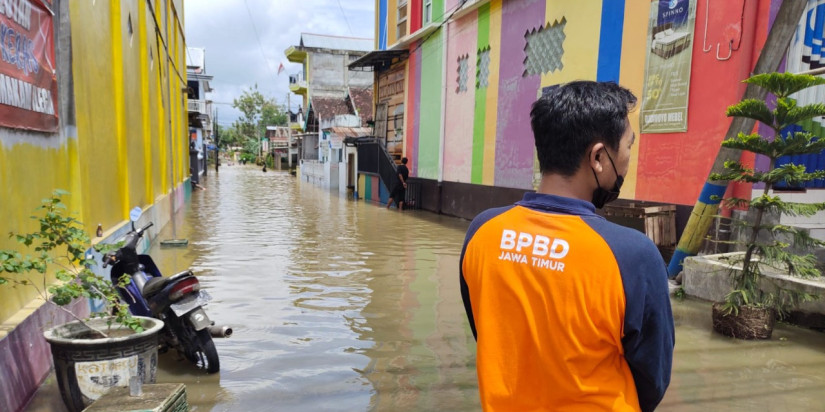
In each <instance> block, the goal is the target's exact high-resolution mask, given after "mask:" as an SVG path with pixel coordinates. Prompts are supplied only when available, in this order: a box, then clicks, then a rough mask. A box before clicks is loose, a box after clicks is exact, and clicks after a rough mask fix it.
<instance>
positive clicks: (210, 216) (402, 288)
mask: <svg viewBox="0 0 825 412" xmlns="http://www.w3.org/2000/svg"><path fill="white" fill-rule="evenodd" d="M205 187H206V188H207V190H206V191H197V192H194V193H193V194H192V198H191V201H190V202H189V204H188V205H187V206H186V208H185V210H184V211H183V212H182V213H180V214H179V216H178V220H177V221H176V225H175V233H172V226H171V225H167V227H166V228H164V231H163V232H162V233H161V235H160V237H159V239H169V238H187V239H189V246H188V247H186V248H182V249H176V248H160V247H158V246H154V247H153V248H152V250H151V251H150V253H151V254H152V256H153V257H154V259H155V261H156V262H157V263H158V266H159V267H160V268H161V270H163V271H164V273H166V274H171V273H174V272H175V271H179V270H184V269H186V268H188V267H190V266H191V268H192V269H193V271H194V272H195V273H196V274H197V275H198V276H199V278H200V281H201V285H202V287H203V288H204V289H205V290H207V291H208V292H209V293H210V294H211V296H212V298H213V300H212V302H211V303H210V304H209V305H208V306H207V307H206V311H207V313H208V314H209V316H210V317H211V318H212V319H213V320H215V321H216V322H217V323H218V324H227V325H231V326H232V327H233V328H234V331H235V333H234V335H233V336H232V337H231V338H229V339H216V340H215V343H216V346H217V349H218V352H219V354H220V360H221V371H220V373H218V374H214V375H205V374H203V373H200V372H199V371H197V370H195V369H193V368H192V367H190V366H189V365H188V364H187V363H186V362H185V361H180V360H178V359H177V357H176V356H175V355H174V354H172V353H169V354H166V355H163V356H161V363H160V366H159V373H158V382H182V383H184V384H186V390H187V394H188V399H189V403H190V405H191V407H192V409H191V410H193V411H365V410H378V411H393V412H398V411H475V410H480V405H479V399H478V388H477V382H476V375H475V342H474V341H473V337H472V334H471V332H470V330H469V327H468V326H467V321H466V318H465V315H464V308H463V305H462V303H461V296H460V292H459V287H458V257H459V253H460V251H461V244H462V241H463V238H464V232H465V230H466V229H467V226H468V224H469V222H467V221H464V220H460V219H455V218H449V217H443V216H437V215H434V214H431V213H428V212H421V211H413V212H404V213H399V212H397V211H395V210H389V211H388V210H385V209H384V208H383V207H380V206H379V205H375V204H370V203H365V202H356V201H352V200H349V199H346V198H345V197H341V196H338V195H337V194H336V193H330V192H329V191H326V190H324V189H321V188H318V187H315V186H313V185H310V184H308V183H301V182H299V181H298V180H297V179H296V178H295V177H292V176H290V175H289V174H287V173H283V172H274V171H270V172H267V173H263V172H261V170H260V169H258V168H254V167H249V166H224V167H222V169H221V171H220V174H219V175H215V174H214V172H212V171H211V170H210V175H209V176H208V179H207V180H206V182H205ZM673 309H674V316H675V321H676V328H677V329H676V338H677V339H676V340H677V346H676V356H675V359H674V368H673V377H672V383H671V387H670V389H669V391H668V393H667V395H666V396H665V399H664V401H663V402H662V404H661V406H660V407H659V409H658V410H661V411H697V412H707V411H747V412H754V411H825V334H822V333H818V332H813V331H809V330H805V329H801V328H796V327H792V326H787V325H782V324H780V325H778V326H777V329H776V331H775V332H774V336H773V339H771V340H770V341H767V342H743V341H736V340H731V339H728V338H725V337H722V336H720V335H717V334H714V333H713V332H712V331H711V322H710V305H709V304H708V303H705V302H698V301H692V300H685V301H674V302H673ZM548 390H552V388H548ZM60 409H61V405H60V404H59V397H58V395H57V389H56V385H55V384H54V379H53V377H50V378H49V379H47V382H46V384H44V386H43V387H42V389H41V391H40V392H39V393H38V395H37V396H36V398H35V400H34V401H33V402H32V404H31V405H30V406H29V408H28V409H27V410H28V411H52V410H60Z"/></svg>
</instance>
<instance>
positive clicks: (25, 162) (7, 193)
mask: <svg viewBox="0 0 825 412" xmlns="http://www.w3.org/2000/svg"><path fill="white" fill-rule="evenodd" d="M152 3H153V4H154V5H155V6H156V7H155V10H154V11H155V15H156V16H157V18H158V20H159V23H160V27H161V31H160V32H161V35H162V36H163V38H164V41H166V44H167V45H168V47H169V52H170V54H171V59H168V60H170V61H169V64H168V65H167V55H166V51H165V49H164V46H163V44H162V42H160V41H158V40H157V39H156V34H155V23H154V20H153V18H152V13H151V10H150V6H149V2H148V1H146V0H123V1H121V0H97V1H96V2H90V1H71V2H69V17H70V21H71V37H72V41H71V47H72V50H71V51H72V55H73V56H72V67H65V64H64V65H63V66H61V65H60V63H61V62H60V61H58V67H57V70H58V77H61V76H67V75H69V74H72V75H73V84H74V99H73V100H71V101H70V102H69V106H74V112H75V120H76V121H75V123H76V128H75V127H71V125H68V124H66V119H62V118H61V131H62V132H61V133H58V134H54V135H50V134H42V133H23V132H20V131H17V130H13V129H5V128H0V164H2V165H3V167H0V195H3V196H2V199H3V202H2V206H0V221H2V222H3V224H2V225H0V227H2V232H3V234H2V236H0V248H2V249H6V248H15V247H17V245H16V243H15V242H13V241H10V239H8V237H7V236H6V235H5V234H6V233H7V232H9V231H14V232H29V231H33V230H35V229H36V227H35V225H34V223H35V222H34V221H33V220H32V219H30V218H29V216H30V215H31V214H32V212H33V210H34V208H35V207H36V206H38V205H39V203H40V199H42V198H44V197H47V196H49V194H50V193H51V192H52V191H53V190H54V189H56V188H60V189H65V190H68V191H69V192H71V194H70V195H69V197H68V198H67V199H66V200H67V202H66V203H67V205H68V206H69V207H70V209H71V210H72V211H73V212H75V213H76V214H77V215H76V216H77V217H78V218H79V219H80V220H81V221H82V222H84V223H85V224H86V227H87V228H88V229H89V232H90V233H92V232H94V230H95V228H96V227H97V224H98V223H101V224H102V225H103V228H104V230H108V229H110V228H113V227H115V226H117V225H119V224H121V223H122V222H123V221H125V220H127V219H128V211H129V210H130V209H131V208H132V207H134V206H141V207H143V208H146V206H149V205H151V204H154V203H156V202H157V201H159V199H162V197H161V196H165V195H168V194H169V193H171V190H172V189H173V188H174V187H173V185H171V184H170V181H171V182H175V184H174V186H175V187H177V186H179V185H180V184H181V182H183V180H184V179H185V178H186V177H187V176H188V174H189V160H188V157H189V154H188V137H187V135H188V120H187V116H188V114H187V108H186V96H185V94H184V93H183V88H184V87H185V85H186V78H185V76H186V70H185V68H186V63H185V59H184V56H185V45H184V37H183V33H184V30H183V27H182V24H183V21H182V20H183V1H182V0H172V1H167V0H156V1H153V2H152ZM167 18H168V19H169V24H164V20H165V19H167ZM130 20H131V27H132V34H131V35H130V34H129V31H128V27H129V21H130ZM164 29H166V30H164ZM167 30H168V32H167ZM167 39H168V40H167ZM60 46H66V45H64V44H58V45H56V46H55V47H56V48H57V47H60ZM158 46H159V47H158ZM150 51H151V53H153V56H152V57H150V55H149V54H150ZM167 67H168V69H167ZM175 68H177V72H176V71H175ZM178 73H180V76H182V77H183V78H181V77H179V75H178ZM167 75H168V76H169V78H168V84H167ZM64 93H65V94H66V96H70V95H71V91H70V90H63V89H60V90H59V94H61V95H62V94H64ZM59 97H64V96H59ZM170 120H171V121H170ZM170 136H171V137H172V139H171V140H170V139H169V137H170ZM170 147H171V154H170ZM169 165H172V170H173V173H174V174H173V175H170V172H169V170H170V169H169ZM170 179H171V180H170ZM34 297H35V294H34V291H33V290H29V289H27V288H17V289H14V288H11V287H7V286H0V322H2V321H4V320H6V319H8V318H9V317H11V316H12V315H14V314H15V313H16V312H17V311H18V310H20V309H21V308H22V307H23V306H25V305H26V304H27V302H28V301H30V300H31V299H33V298H34Z"/></svg>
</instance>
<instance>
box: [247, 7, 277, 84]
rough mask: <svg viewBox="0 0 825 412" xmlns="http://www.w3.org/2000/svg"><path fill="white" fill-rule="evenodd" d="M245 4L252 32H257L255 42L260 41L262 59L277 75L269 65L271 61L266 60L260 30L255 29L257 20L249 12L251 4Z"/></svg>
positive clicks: (259, 47)
mask: <svg viewBox="0 0 825 412" xmlns="http://www.w3.org/2000/svg"><path fill="white" fill-rule="evenodd" d="M243 4H244V6H246V12H247V14H249V21H250V22H251V23H252V30H253V31H254V32H255V40H257V41H258V49H259V50H260V51H261V57H263V59H264V61H265V62H266V65H267V67H269V69H270V70H272V72H273V73H275V74H276V75H277V72H276V71H275V70H273V69H272V66H271V65H270V64H269V60H268V59H267V58H266V53H264V46H263V44H261V36H260V35H259V34H258V28H257V27H255V19H254V18H253V17H252V11H251V10H249V3H247V1H246V0H244V2H243Z"/></svg>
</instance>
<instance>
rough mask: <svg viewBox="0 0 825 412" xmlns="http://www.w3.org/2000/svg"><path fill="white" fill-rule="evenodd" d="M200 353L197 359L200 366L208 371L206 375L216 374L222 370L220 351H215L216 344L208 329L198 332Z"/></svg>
mask: <svg viewBox="0 0 825 412" xmlns="http://www.w3.org/2000/svg"><path fill="white" fill-rule="evenodd" d="M197 345H198V353H197V354H196V357H197V358H198V360H196V362H199V364H198V366H199V367H200V368H202V369H206V373H215V372H217V371H219V370H221V361H220V360H219V359H218V350H217V349H215V342H212V335H210V334H209V330H208V329H201V330H199V331H198V332H197Z"/></svg>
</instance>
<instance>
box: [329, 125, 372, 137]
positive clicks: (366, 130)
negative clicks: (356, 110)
mask: <svg viewBox="0 0 825 412" xmlns="http://www.w3.org/2000/svg"><path fill="white" fill-rule="evenodd" d="M328 130H330V131H331V132H332V133H334V134H337V135H338V136H341V137H364V136H372V127H333V128H331V129H328Z"/></svg>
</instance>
